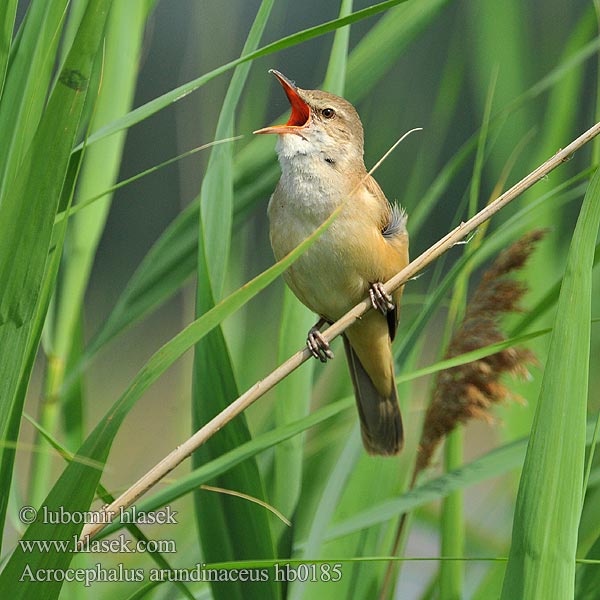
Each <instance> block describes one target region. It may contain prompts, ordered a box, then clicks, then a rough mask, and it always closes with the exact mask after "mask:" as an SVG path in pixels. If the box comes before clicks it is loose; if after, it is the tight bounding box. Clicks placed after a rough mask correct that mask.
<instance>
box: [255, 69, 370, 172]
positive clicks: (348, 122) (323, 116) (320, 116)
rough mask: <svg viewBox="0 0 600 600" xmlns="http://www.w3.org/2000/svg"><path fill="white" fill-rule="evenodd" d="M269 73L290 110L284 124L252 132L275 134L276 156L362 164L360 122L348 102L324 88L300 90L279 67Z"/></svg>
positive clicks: (352, 164) (341, 163) (334, 163)
mask: <svg viewBox="0 0 600 600" xmlns="http://www.w3.org/2000/svg"><path fill="white" fill-rule="evenodd" d="M270 73H273V74H274V75H275V77H277V79H278V80H279V83H281V85H282V87H283V89H284V91H285V93H286V96H287V97H288V100H289V101H290V104H291V107H292V113H291V115H290V118H289V119H288V121H287V123H285V125H274V126H271V127H265V128H263V129H259V130H258V131H255V132H254V133H277V134H279V143H278V146H277V151H278V154H279V156H280V158H283V157H285V158H287V159H293V157H294V156H297V155H309V156H313V157H318V158H320V159H322V160H323V161H325V162H327V163H329V164H331V165H337V166H338V167H340V166H342V165H348V166H354V165H355V164H360V165H362V164H363V128H362V123H361V122H360V118H359V116H358V113H357V112H356V109H355V108H354V107H353V106H352V104H350V102H348V101H347V100H344V99H343V98H340V97H339V96H335V95H334V94H330V93H328V92H322V91H320V90H303V89H301V88H299V87H297V86H296V84H295V83H294V82H292V81H290V80H289V79H288V78H287V77H285V76H284V75H282V74H281V73H280V72H279V71H275V70H273V69H272V70H271V71H270Z"/></svg>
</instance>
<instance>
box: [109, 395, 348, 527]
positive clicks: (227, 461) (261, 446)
mask: <svg viewBox="0 0 600 600" xmlns="http://www.w3.org/2000/svg"><path fill="white" fill-rule="evenodd" d="M353 403H354V399H353V398H343V399H342V400H338V401H336V402H333V403H331V404H328V405H327V406H324V407H323V408H320V409H318V410H315V411H314V412H312V413H311V414H309V415H307V416H306V417H303V418H302V419H298V420H297V421H294V422H293V423H288V424H287V425H283V426H281V427H277V428H276V429H273V430H271V431H268V432H266V433H263V434H262V435H260V436H257V437H256V438H254V439H252V440H249V441H247V442H245V443H244V444H242V445H241V446H238V447H237V448H234V449H232V450H230V451H229V452H227V453H226V454H223V455H221V456H219V457H218V458H215V459H214V460H212V461H210V462H209V463H206V464H204V465H202V466H201V467H198V468H197V469H194V470H193V471H192V472H191V473H189V474H187V475H184V476H183V477H181V478H180V479H178V480H177V481H176V482H174V483H171V484H169V485H167V486H165V487H164V488H162V489H161V490H159V491H158V492H156V493H155V494H153V495H151V496H149V497H148V498H146V499H145V500H142V501H141V502H139V503H138V504H137V505H136V506H137V509H138V510H139V511H153V510H157V509H159V508H161V507H163V506H165V505H167V504H170V503H171V502H174V501H175V500H177V499H178V498H181V497H182V496H184V495H186V494H189V493H190V492H193V491H194V490H196V489H198V488H199V487H200V486H201V485H202V484H203V483H206V482H208V481H210V480H211V479H214V478H215V477H217V476H218V475H221V474H222V473H225V472H226V471H227V470H229V469H231V468H232V467H234V466H235V465H237V464H239V463H241V462H242V461H244V460H247V459H248V458H252V457H254V456H256V455H257V454H259V453H260V452H264V451H265V450H268V449H269V448H272V447H273V446H276V445H277V444H280V443H281V442H282V441H285V440H287V439H290V438H292V437H294V436H297V435H299V434H301V433H303V432H304V431H306V430H307V429H309V428H310V427H314V426H315V425H318V424H319V423H323V422H324V421H326V420H328V419H331V418H332V417H335V416H337V415H339V414H340V413H341V412H343V411H347V410H348V409H349V408H351V407H352V406H353ZM284 514H285V513H284ZM122 526H123V525H122V524H121V523H120V522H119V521H115V522H114V523H111V524H110V525H107V526H106V527H105V528H104V529H103V530H102V531H101V532H100V533H99V534H98V537H99V538H101V537H106V536H108V535H110V534H111V533H113V532H115V531H117V530H119V529H120V528H121V527H122Z"/></svg>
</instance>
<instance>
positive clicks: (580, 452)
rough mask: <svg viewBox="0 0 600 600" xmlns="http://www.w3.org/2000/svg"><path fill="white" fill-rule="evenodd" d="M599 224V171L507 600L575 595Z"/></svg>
mask: <svg viewBox="0 0 600 600" xmlns="http://www.w3.org/2000/svg"><path fill="white" fill-rule="evenodd" d="M599 225H600V171H596V174H595V175H594V177H593V179H592V181H591V182H590V185H589V188H588V191H587V193H586V196H585V199H584V201H583V206H582V208H581V212H580V214H579V219H578V221H577V225H576V227H575V232H574V234H573V239H572V242H571V247H570V249H569V255H568V258H567V266H566V271H565V276H564V278H563V283H562V287H561V292H560V297H559V300H558V308H557V313H556V318H555V321H554V329H553V333H552V337H551V340H550V347H549V353H548V360H547V362H546V367H545V369H544V377H543V381H542V389H541V392H540V397H539V400H538V405H537V408H536V413H535V419H534V423H533V429H532V433H531V436H530V440H529V444H528V449H527V457H526V459H525V464H524V467H523V472H522V474H521V482H520V485H519V493H518V496H517V506H516V512H515V519H514V523H513V535H512V545H511V550H510V555H509V561H508V565H507V568H506V575H505V578H504V585H503V589H502V599H503V600H508V599H509V598H510V599H512V598H516V597H527V598H532V599H535V598H540V599H541V598H549V597H557V598H564V599H565V600H568V599H569V598H574V584H575V556H576V550H577V525H578V523H579V519H580V514H581V505H582V503H581V498H582V485H583V469H584V459H585V419H586V409H587V390H588V372H589V357H590V319H591V295H592V263H593V255H594V244H595V242H596V237H597V235H598V227H599ZM565 431H567V432H568V436H566V435H565Z"/></svg>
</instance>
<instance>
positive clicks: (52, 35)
mask: <svg viewBox="0 0 600 600" xmlns="http://www.w3.org/2000/svg"><path fill="white" fill-rule="evenodd" d="M67 6H68V0H34V1H33V2H32V3H31V5H30V6H29V9H28V11H27V15H26V16H25V19H24V21H23V23H22V25H21V29H20V31H19V34H18V37H17V39H16V41H15V47H16V48H17V49H18V52H14V53H13V55H12V59H11V61H10V63H9V68H8V71H7V73H6V80H5V84H4V90H3V93H2V102H1V103H0V148H2V152H0V203H2V202H3V198H4V197H5V194H7V193H8V191H9V189H12V188H9V186H11V185H12V183H13V179H14V178H15V176H16V174H17V172H20V171H21V169H22V168H24V167H23V165H22V161H23V159H24V157H25V154H26V152H27V150H28V148H29V145H30V144H31V140H32V139H33V136H34V134H35V132H36V130H37V127H38V124H39V122H40V118H41V116H42V112H43V110H44V107H45V103H46V99H47V96H48V86H49V84H50V80H51V78H52V71H53V69H54V61H55V57H56V50H57V47H58V42H59V40H60V35H61V31H62V27H63V22H64V18H65V14H66V10H67ZM11 33H12V32H11ZM25 168H27V165H25ZM11 195H12V192H11Z"/></svg>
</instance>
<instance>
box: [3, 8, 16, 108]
mask: <svg viewBox="0 0 600 600" xmlns="http://www.w3.org/2000/svg"><path fill="white" fill-rule="evenodd" d="M16 16H17V0H6V2H4V4H3V5H2V6H0V101H1V100H2V92H3V91H4V81H5V79H6V71H7V69H8V58H9V56H10V49H11V46H12V37H13V27H14V25H15V17H16Z"/></svg>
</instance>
